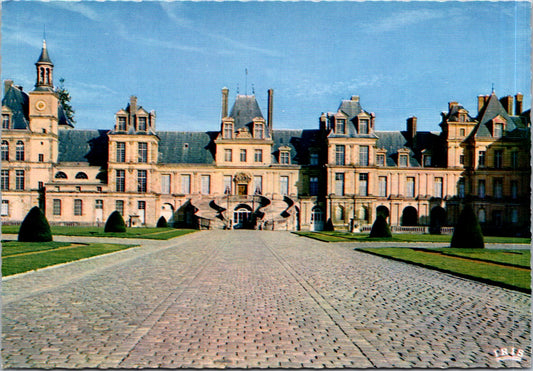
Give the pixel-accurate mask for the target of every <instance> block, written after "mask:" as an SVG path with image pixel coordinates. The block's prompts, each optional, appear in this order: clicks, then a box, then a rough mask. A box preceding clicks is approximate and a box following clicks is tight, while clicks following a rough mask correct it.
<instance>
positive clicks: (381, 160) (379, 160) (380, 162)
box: [376, 153, 385, 166]
mask: <svg viewBox="0 0 533 371" xmlns="http://www.w3.org/2000/svg"><path fill="white" fill-rule="evenodd" d="M376 165H377V166H385V154H383V153H379V154H377V155H376Z"/></svg>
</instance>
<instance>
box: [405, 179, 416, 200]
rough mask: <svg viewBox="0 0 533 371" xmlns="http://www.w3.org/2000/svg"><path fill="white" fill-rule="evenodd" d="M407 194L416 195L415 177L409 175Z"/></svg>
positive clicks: (406, 183)
mask: <svg viewBox="0 0 533 371" xmlns="http://www.w3.org/2000/svg"><path fill="white" fill-rule="evenodd" d="M405 196H406V197H415V178H414V177H407V179H406V182H405Z"/></svg>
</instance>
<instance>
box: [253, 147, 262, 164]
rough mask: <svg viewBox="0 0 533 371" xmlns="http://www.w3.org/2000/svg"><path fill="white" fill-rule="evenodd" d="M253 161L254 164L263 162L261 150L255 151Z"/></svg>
mask: <svg viewBox="0 0 533 371" xmlns="http://www.w3.org/2000/svg"><path fill="white" fill-rule="evenodd" d="M254 161H255V162H263V150H262V149H256V150H255V152H254Z"/></svg>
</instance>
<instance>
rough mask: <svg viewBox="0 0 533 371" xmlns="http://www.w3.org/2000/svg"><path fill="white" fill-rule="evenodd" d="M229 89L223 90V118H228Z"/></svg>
mask: <svg viewBox="0 0 533 371" xmlns="http://www.w3.org/2000/svg"><path fill="white" fill-rule="evenodd" d="M228 93H229V89H228V88H222V118H224V117H228Z"/></svg>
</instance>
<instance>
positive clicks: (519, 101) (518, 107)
mask: <svg viewBox="0 0 533 371" xmlns="http://www.w3.org/2000/svg"><path fill="white" fill-rule="evenodd" d="M515 98H516V105H515V115H516V116H520V115H521V114H522V109H523V108H522V101H523V100H524V96H523V95H522V94H521V93H518V94H516V95H515Z"/></svg>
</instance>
